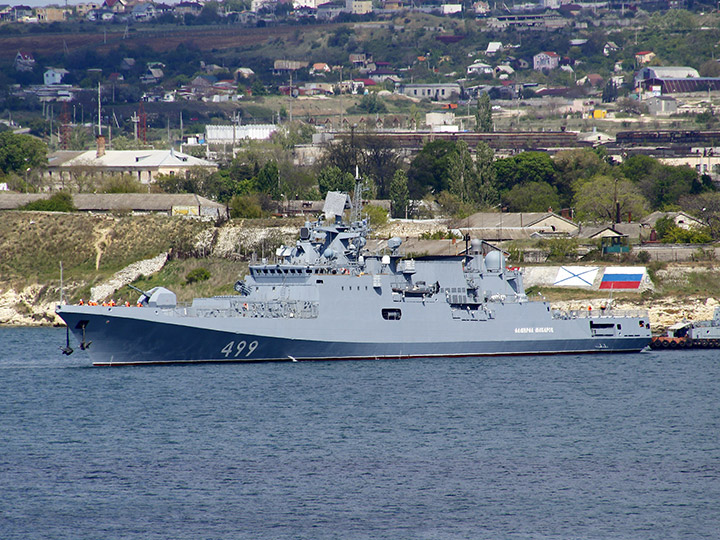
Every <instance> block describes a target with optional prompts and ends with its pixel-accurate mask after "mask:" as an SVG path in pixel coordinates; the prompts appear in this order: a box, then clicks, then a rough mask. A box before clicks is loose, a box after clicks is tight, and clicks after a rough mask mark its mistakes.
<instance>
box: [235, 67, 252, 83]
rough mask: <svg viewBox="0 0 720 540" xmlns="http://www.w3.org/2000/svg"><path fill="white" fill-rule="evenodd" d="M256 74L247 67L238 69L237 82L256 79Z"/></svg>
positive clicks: (236, 71)
mask: <svg viewBox="0 0 720 540" xmlns="http://www.w3.org/2000/svg"><path fill="white" fill-rule="evenodd" d="M254 76H255V72H254V71H253V70H252V69H250V68H247V67H241V68H237V69H236V70H235V80H236V81H239V80H240V79H249V78H250V77H254Z"/></svg>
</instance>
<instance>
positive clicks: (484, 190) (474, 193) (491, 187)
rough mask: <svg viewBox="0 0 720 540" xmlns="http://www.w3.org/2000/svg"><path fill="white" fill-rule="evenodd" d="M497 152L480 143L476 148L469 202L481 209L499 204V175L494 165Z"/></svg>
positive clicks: (469, 186) (469, 187) (469, 188)
mask: <svg viewBox="0 0 720 540" xmlns="http://www.w3.org/2000/svg"><path fill="white" fill-rule="evenodd" d="M494 161H495V152H494V151H493V149H492V148H490V146H489V145H488V144H487V143H485V142H482V141H480V142H479V143H478V145H477V147H476V148H475V176H474V178H473V181H474V183H471V184H470V185H468V200H469V201H470V202H472V203H473V204H475V205H476V206H479V207H486V208H487V207H491V206H494V205H495V204H496V203H497V202H498V199H499V198H498V192H497V188H496V187H495V186H496V181H497V175H496V173H495V167H494V166H493V163H494Z"/></svg>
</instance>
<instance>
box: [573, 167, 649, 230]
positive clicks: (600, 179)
mask: <svg viewBox="0 0 720 540" xmlns="http://www.w3.org/2000/svg"><path fill="white" fill-rule="evenodd" d="M616 198H617V199H616ZM616 200H617V202H618V203H619V204H620V215H621V217H623V218H624V217H625V216H628V215H631V216H633V217H635V218H640V217H642V216H643V215H644V214H645V213H646V212H647V199H645V197H644V196H643V195H642V193H641V192H640V190H639V189H638V187H637V186H636V185H635V184H633V183H632V182H630V181H629V180H625V179H615V178H612V177H610V176H606V175H596V176H594V177H593V178H592V179H590V180H589V181H587V182H585V183H583V184H582V185H581V186H580V187H579V189H578V191H577V194H576V195H575V209H576V211H577V215H578V217H579V218H581V219H600V220H607V221H615V214H616V205H615V201H616Z"/></svg>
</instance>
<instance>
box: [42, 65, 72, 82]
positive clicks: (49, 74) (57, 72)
mask: <svg viewBox="0 0 720 540" xmlns="http://www.w3.org/2000/svg"><path fill="white" fill-rule="evenodd" d="M68 73H69V71H68V70H67V69H63V68H48V69H47V71H45V73H43V82H44V83H45V86H50V85H51V84H60V83H62V80H63V77H64V76H65V75H67V74H68Z"/></svg>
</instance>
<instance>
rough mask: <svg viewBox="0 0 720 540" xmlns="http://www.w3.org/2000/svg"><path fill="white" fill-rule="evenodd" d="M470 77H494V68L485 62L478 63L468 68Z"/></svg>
mask: <svg viewBox="0 0 720 540" xmlns="http://www.w3.org/2000/svg"><path fill="white" fill-rule="evenodd" d="M467 74H468V75H492V74H493V67H492V66H491V65H490V64H486V63H485V62H480V61H476V62H473V63H472V64H470V65H469V66H468V67H467Z"/></svg>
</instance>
